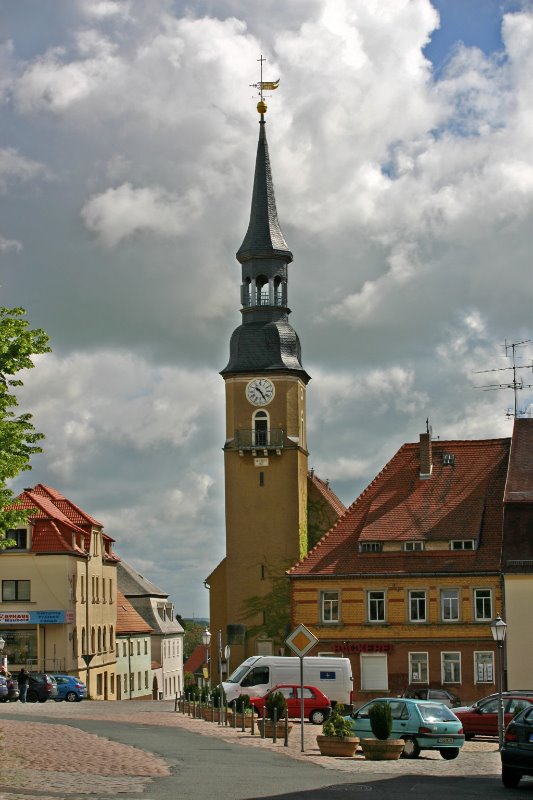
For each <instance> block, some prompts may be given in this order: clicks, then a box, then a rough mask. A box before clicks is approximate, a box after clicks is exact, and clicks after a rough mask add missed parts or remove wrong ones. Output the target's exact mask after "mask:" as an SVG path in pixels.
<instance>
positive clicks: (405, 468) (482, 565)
mask: <svg viewBox="0 0 533 800" xmlns="http://www.w3.org/2000/svg"><path fill="white" fill-rule="evenodd" d="M432 444H433V471H432V475H431V477H430V478H428V479H421V478H420V476H419V471H420V445H419V444H418V443H417V444H405V445H403V446H402V447H401V448H400V450H399V451H398V452H397V453H396V455H395V456H394V457H393V458H392V459H391V461H390V462H389V463H388V464H387V465H386V466H385V467H384V468H383V470H382V471H381V472H380V473H379V475H377V476H376V478H374V480H373V481H372V483H371V484H370V485H369V486H368V487H367V488H366V489H365V490H364V492H363V493H362V494H361V495H360V496H359V497H358V498H357V500H356V501H355V502H354V503H353V504H352V505H351V506H350V508H349V509H348V510H347V511H346V513H345V514H344V516H343V517H341V518H340V520H339V521H338V522H337V523H336V525H334V526H333V528H332V529H331V530H330V531H329V532H328V533H327V534H326V535H325V536H324V537H323V538H322V539H321V540H320V542H319V543H318V544H317V545H316V547H315V548H313V550H311V551H310V553H309V554H308V555H307V556H306V558H305V559H303V561H301V562H300V563H299V564H297V565H296V566H295V567H293V568H292V569H291V570H289V573H288V574H289V575H290V576H291V577H298V576H306V577H324V576H342V575H353V574H357V575H365V574H369V573H370V574H402V573H410V574H413V573H425V574H427V573H435V572H438V573H439V574H442V573H448V572H449V573H466V572H472V571H476V572H478V573H479V572H483V571H485V572H493V571H498V570H499V568H500V558H501V531H502V514H503V492H504V486H505V478H506V471H507V464H508V458H509V446H510V440H509V439H489V440H480V441H434V442H433V443H432ZM447 453H449V454H453V456H454V459H453V463H452V464H450V465H445V463H444V459H443V455H444V454H447ZM417 539H419V540H423V541H443V540H444V541H447V540H452V539H474V540H475V541H476V547H477V549H475V550H473V551H450V550H449V549H442V550H437V551H435V550H427V549H426V550H423V551H420V552H404V551H402V550H398V551H393V552H389V551H386V550H384V551H383V552H378V553H360V552H359V542H381V543H383V544H384V543H387V542H388V543H390V542H396V543H401V542H404V541H406V540H417Z"/></svg>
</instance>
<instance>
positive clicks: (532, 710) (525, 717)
mask: <svg viewBox="0 0 533 800" xmlns="http://www.w3.org/2000/svg"><path fill="white" fill-rule="evenodd" d="M500 755H501V759H502V781H503V785H504V786H506V787H507V788H508V789H516V787H517V786H518V784H519V783H520V779H521V778H522V776H523V775H533V706H528V708H525V709H524V710H523V711H521V712H520V713H519V714H517V715H516V717H514V719H512V720H511V722H510V723H509V725H508V726H507V728H506V730H505V737H504V742H503V747H502V750H501V753H500Z"/></svg>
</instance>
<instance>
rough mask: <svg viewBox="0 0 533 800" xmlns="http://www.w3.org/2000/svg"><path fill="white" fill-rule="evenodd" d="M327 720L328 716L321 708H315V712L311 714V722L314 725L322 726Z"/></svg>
mask: <svg viewBox="0 0 533 800" xmlns="http://www.w3.org/2000/svg"><path fill="white" fill-rule="evenodd" d="M325 719H326V714H325V713H324V711H322V709H321V708H315V710H314V711H311V713H310V714H309V722H312V723H313V725H322V724H323V723H324V721H325Z"/></svg>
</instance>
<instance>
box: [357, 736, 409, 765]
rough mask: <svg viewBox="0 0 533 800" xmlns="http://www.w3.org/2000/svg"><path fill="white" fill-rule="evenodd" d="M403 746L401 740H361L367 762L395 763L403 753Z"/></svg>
mask: <svg viewBox="0 0 533 800" xmlns="http://www.w3.org/2000/svg"><path fill="white" fill-rule="evenodd" d="M404 744H405V742H404V740H403V739H361V747H362V748H363V754H364V756H365V758H366V759H368V761H395V760H396V759H398V758H400V756H401V754H402V753H403V746H404Z"/></svg>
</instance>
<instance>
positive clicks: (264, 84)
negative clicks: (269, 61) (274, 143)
mask: <svg viewBox="0 0 533 800" xmlns="http://www.w3.org/2000/svg"><path fill="white" fill-rule="evenodd" d="M257 60H258V61H259V63H260V64H261V73H260V81H259V83H251V84H250V86H251V87H252V88H253V89H257V90H258V94H259V102H258V104H257V110H258V111H259V113H260V114H261V115H263V114H265V113H266V110H267V104H266V103H265V101H264V98H263V92H265V91H266V92H272V91H274V89H277V88H278V86H279V78H278V79H277V81H264V80H263V61H266V58H263V54H261V58H258V59H257Z"/></svg>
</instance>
